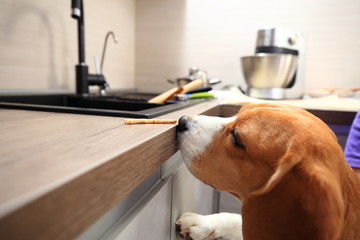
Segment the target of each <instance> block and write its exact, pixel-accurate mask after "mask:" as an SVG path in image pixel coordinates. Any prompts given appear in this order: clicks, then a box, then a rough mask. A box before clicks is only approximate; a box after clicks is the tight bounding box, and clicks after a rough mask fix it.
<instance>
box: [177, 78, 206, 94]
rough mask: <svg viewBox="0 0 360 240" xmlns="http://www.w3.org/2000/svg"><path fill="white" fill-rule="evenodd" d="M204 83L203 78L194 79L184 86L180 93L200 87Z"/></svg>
mask: <svg viewBox="0 0 360 240" xmlns="http://www.w3.org/2000/svg"><path fill="white" fill-rule="evenodd" d="M203 83H204V81H203V80H202V79H196V80H193V81H191V82H189V83H188V84H186V85H184V86H183V87H182V88H183V90H182V92H181V93H180V94H184V93H188V92H189V91H191V90H194V89H196V88H199V87H201V86H202V85H203Z"/></svg>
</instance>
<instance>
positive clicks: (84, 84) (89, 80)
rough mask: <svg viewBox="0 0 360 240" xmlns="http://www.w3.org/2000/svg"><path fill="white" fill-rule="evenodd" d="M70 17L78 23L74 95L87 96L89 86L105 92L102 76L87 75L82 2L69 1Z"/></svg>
mask: <svg viewBox="0 0 360 240" xmlns="http://www.w3.org/2000/svg"><path fill="white" fill-rule="evenodd" d="M71 17H72V18H74V19H77V21H78V46H79V63H78V64H77V65H76V66H75V72H76V93H77V94H80V95H88V94H89V86H90V85H97V86H99V87H100V91H101V90H105V89H106V87H107V86H108V83H107V82H106V80H105V77H104V75H102V74H89V73H88V66H87V65H86V63H85V34H84V30H85V28H84V4H83V1H82V0H72V1H71Z"/></svg>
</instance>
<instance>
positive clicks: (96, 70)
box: [94, 56, 101, 74]
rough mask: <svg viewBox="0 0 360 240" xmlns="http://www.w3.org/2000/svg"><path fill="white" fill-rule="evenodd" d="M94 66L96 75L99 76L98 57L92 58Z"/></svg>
mask: <svg viewBox="0 0 360 240" xmlns="http://www.w3.org/2000/svg"><path fill="white" fill-rule="evenodd" d="M94 65H95V72H96V74H101V68H100V62H99V58H98V56H94Z"/></svg>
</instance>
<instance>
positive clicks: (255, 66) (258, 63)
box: [241, 53, 297, 88]
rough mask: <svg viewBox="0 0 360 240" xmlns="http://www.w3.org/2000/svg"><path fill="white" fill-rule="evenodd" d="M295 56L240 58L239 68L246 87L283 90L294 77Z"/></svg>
mask: <svg viewBox="0 0 360 240" xmlns="http://www.w3.org/2000/svg"><path fill="white" fill-rule="evenodd" d="M296 66H297V56H295V55H291V54H272V53H259V54H256V55H253V56H246V57H242V58H241V67H242V71H243V74H244V78H245V81H246V83H247V85H248V87H252V88H285V87H287V86H288V85H289V83H290V81H291V79H292V78H293V77H294V74H295V71H296Z"/></svg>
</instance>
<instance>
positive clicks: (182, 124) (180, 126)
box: [177, 116, 188, 132]
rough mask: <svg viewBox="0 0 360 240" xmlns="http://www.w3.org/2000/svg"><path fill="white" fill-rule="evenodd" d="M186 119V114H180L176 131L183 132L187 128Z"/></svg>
mask: <svg viewBox="0 0 360 240" xmlns="http://www.w3.org/2000/svg"><path fill="white" fill-rule="evenodd" d="M187 121H188V118H187V117H186V116H182V117H181V118H180V119H179V121H178V125H177V130H178V132H185V131H186V130H188V129H187Z"/></svg>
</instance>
